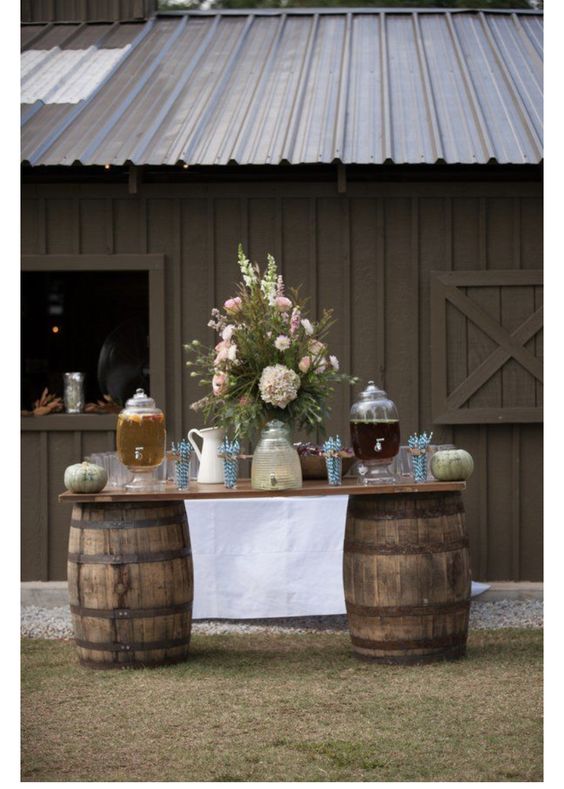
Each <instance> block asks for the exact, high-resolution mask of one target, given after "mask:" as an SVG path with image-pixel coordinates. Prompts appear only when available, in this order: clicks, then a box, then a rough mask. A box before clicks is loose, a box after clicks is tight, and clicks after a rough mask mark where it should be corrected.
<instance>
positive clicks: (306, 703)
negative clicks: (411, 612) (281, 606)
mask: <svg viewBox="0 0 564 789" xmlns="http://www.w3.org/2000/svg"><path fill="white" fill-rule="evenodd" d="M22 689H23V701H22V725H23V735H22V737H23V738H22V760H23V765H22V779H23V780H24V781H36V782H39V781H57V780H58V781H542V631H538V630H490V631H486V630H478V631H473V632H472V633H471V636H470V639H469V654H468V658H467V659H466V660H463V661H460V662H458V663H441V664H431V665H427V666H413V667H400V666H379V665H374V664H368V663H362V662H360V661H358V660H356V659H355V658H353V657H352V656H351V653H350V649H349V638H348V635H347V634H329V633H316V634H307V635H286V634H280V635H271V634H267V633H261V634H259V635H256V634H242V635H239V634H237V635H229V636H195V637H193V642H192V658H191V660H189V661H187V662H186V663H184V664H180V665H176V666H169V667H163V668H158V669H143V670H131V669H129V670H128V669H126V670H123V671H93V670H90V669H86V668H82V667H80V666H79V665H78V661H77V658H76V655H75V650H74V645H73V644H72V643H71V642H68V641H67V642H65V641H40V640H24V641H23V657H22Z"/></svg>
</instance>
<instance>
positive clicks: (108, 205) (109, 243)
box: [104, 197, 118, 255]
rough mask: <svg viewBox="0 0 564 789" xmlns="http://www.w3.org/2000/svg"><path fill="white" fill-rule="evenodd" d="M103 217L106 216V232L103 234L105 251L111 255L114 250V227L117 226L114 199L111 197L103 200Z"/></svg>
mask: <svg viewBox="0 0 564 789" xmlns="http://www.w3.org/2000/svg"><path fill="white" fill-rule="evenodd" d="M105 217H106V232H105V234H104V238H105V243H106V253H107V254H108V255H113V254H114V252H115V248H116V244H115V233H114V228H116V227H117V226H118V223H117V222H116V220H115V216H114V201H113V200H112V198H111V197H108V198H106V200H105Z"/></svg>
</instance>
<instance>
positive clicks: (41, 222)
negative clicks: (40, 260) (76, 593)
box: [37, 197, 47, 255]
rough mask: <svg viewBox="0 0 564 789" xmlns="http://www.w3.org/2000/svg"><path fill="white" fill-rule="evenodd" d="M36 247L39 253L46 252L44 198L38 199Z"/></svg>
mask: <svg viewBox="0 0 564 789" xmlns="http://www.w3.org/2000/svg"><path fill="white" fill-rule="evenodd" d="M37 231H38V237H37V248H38V254H39V255H46V254H47V205H46V199H45V198H44V197H41V198H40V199H39V217H38V222H37Z"/></svg>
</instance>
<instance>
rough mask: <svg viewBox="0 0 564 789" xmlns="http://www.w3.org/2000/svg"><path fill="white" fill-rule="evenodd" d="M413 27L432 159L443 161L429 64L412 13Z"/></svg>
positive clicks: (415, 18)
mask: <svg viewBox="0 0 564 789" xmlns="http://www.w3.org/2000/svg"><path fill="white" fill-rule="evenodd" d="M412 18H413V27H414V30H415V44H416V47H417V56H418V60H419V64H420V68H421V77H422V80H423V88H424V92H425V104H426V105H427V115H428V119H429V126H430V131H431V138H432V142H431V145H432V147H433V156H434V161H435V162H438V161H439V160H441V161H444V159H445V157H444V151H443V145H442V138H441V130H440V125H439V119H438V115H437V108H436V106H435V101H434V98H433V88H432V85H431V79H430V77H429V66H428V64H427V57H426V54H425V47H424V45H423V40H422V37H421V28H420V26H419V19H418V17H417V14H413V17H412Z"/></svg>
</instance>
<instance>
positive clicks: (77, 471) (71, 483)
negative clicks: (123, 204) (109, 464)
mask: <svg viewBox="0 0 564 789" xmlns="http://www.w3.org/2000/svg"><path fill="white" fill-rule="evenodd" d="M107 481H108V475H107V474H106V470H105V469H103V468H102V466H97V465H96V464H95V463H86V462H84V463H75V465H74V466H69V467H68V468H67V469H66V470H65V487H66V488H67V489H68V490H70V491H72V492H73V493H99V492H100V491H101V490H103V489H104V487H105V486H106V483H107Z"/></svg>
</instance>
